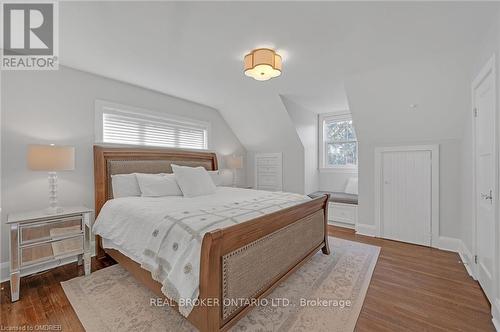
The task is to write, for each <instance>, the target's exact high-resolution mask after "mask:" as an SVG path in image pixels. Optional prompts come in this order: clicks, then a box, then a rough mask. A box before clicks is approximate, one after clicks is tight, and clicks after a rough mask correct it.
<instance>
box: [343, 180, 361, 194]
mask: <svg viewBox="0 0 500 332" xmlns="http://www.w3.org/2000/svg"><path fill="white" fill-rule="evenodd" d="M345 192H346V194H354V195H357V194H358V178H349V179H348V180H347V185H346V186H345Z"/></svg>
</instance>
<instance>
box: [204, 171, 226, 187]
mask: <svg viewBox="0 0 500 332" xmlns="http://www.w3.org/2000/svg"><path fill="white" fill-rule="evenodd" d="M208 174H209V175H210V178H212V181H213V182H214V184H215V185H216V186H217V187H218V186H222V184H223V182H224V181H223V180H224V179H223V178H222V174H221V173H220V172H219V171H208Z"/></svg>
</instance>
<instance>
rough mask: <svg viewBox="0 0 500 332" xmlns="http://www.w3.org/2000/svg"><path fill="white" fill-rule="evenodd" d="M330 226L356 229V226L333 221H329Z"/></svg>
mask: <svg viewBox="0 0 500 332" xmlns="http://www.w3.org/2000/svg"><path fill="white" fill-rule="evenodd" d="M328 225H332V226H338V227H343V228H349V229H355V225H353V224H347V223H343V222H338V221H332V220H328Z"/></svg>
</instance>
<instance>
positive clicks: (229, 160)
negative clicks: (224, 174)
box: [226, 156, 243, 169]
mask: <svg viewBox="0 0 500 332" xmlns="http://www.w3.org/2000/svg"><path fill="white" fill-rule="evenodd" d="M226 166H227V168H229V169H241V168H243V157H241V156H227V157H226Z"/></svg>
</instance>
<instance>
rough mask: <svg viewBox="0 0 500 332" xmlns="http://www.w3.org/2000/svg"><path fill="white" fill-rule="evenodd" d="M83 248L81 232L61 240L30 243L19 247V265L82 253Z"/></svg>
mask: <svg viewBox="0 0 500 332" xmlns="http://www.w3.org/2000/svg"><path fill="white" fill-rule="evenodd" d="M83 250H84V247H83V234H82V235H77V236H75V237H72V238H68V239H63V240H57V241H52V242H45V243H40V244H32V245H29V246H27V247H23V248H21V250H20V254H21V257H20V258H21V266H27V265H33V264H38V263H41V262H45V261H49V260H52V259H54V258H58V257H62V256H71V255H78V254H82V253H83Z"/></svg>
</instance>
